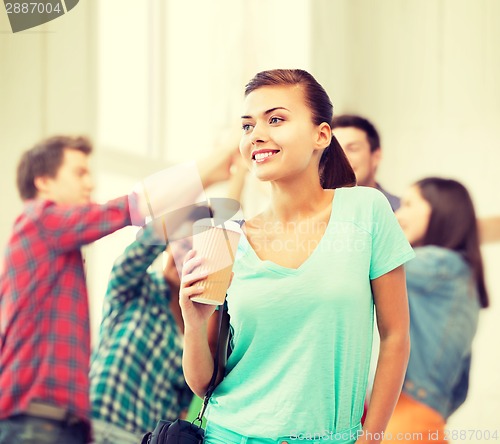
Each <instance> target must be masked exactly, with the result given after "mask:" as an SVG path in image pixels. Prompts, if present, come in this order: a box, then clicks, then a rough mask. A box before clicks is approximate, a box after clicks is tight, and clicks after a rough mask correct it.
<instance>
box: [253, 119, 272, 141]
mask: <svg viewBox="0 0 500 444" xmlns="http://www.w3.org/2000/svg"><path fill="white" fill-rule="evenodd" d="M267 137H268V136H267V132H266V130H265V128H264V125H262V124H259V123H256V124H255V126H254V127H253V131H252V135H251V141H252V143H253V144H255V143H258V142H265V141H266V140H267Z"/></svg>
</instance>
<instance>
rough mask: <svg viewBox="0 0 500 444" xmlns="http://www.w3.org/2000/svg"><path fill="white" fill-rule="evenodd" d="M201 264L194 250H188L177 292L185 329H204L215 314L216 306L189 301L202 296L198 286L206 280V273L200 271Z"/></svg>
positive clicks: (200, 288) (201, 290)
mask: <svg viewBox="0 0 500 444" xmlns="http://www.w3.org/2000/svg"><path fill="white" fill-rule="evenodd" d="M202 263H203V258H201V257H198V256H196V252H195V251H194V250H190V251H189V252H188V253H187V255H186V257H185V259H184V266H183V267H182V277H181V286H180V291H179V305H180V306H181V310H182V317H183V318H184V325H185V327H186V328H193V329H197V328H200V327H202V326H203V327H204V328H206V325H207V323H208V319H209V318H210V316H212V314H213V313H214V312H215V308H216V305H208V304H200V303H198V302H193V301H192V300H191V298H192V297H194V296H199V295H201V294H203V291H204V290H203V288H202V287H201V286H200V285H199V283H200V282H201V281H203V280H204V279H206V278H207V275H208V273H207V272H206V271H203V272H202V271H200V270H199V267H200V265H201V264H202Z"/></svg>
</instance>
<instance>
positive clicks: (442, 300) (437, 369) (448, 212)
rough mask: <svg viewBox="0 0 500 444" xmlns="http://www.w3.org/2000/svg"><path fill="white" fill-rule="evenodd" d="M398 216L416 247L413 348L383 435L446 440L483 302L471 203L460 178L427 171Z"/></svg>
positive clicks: (410, 282) (411, 275)
mask: <svg viewBox="0 0 500 444" xmlns="http://www.w3.org/2000/svg"><path fill="white" fill-rule="evenodd" d="M396 216H397V218H398V220H399V222H400V224H401V227H402V229H403V231H404V232H405V234H406V237H407V239H408V241H409V242H410V243H411V245H412V246H413V247H414V248H415V253H416V257H415V259H413V260H411V261H409V262H408V263H407V264H406V266H405V268H406V277H407V286H408V297H409V302H410V337H411V353H410V360H409V363H408V369H407V372H406V377H405V382H404V385H403V391H402V394H401V396H400V398H399V401H398V404H397V406H396V409H395V411H394V414H393V416H392V418H391V421H390V422H389V425H388V427H387V430H386V438H387V439H386V440H384V442H401V441H402V440H404V442H410V443H411V442H420V443H422V442H433V443H445V442H447V436H446V432H445V424H446V420H447V419H448V417H449V416H450V415H451V414H452V413H453V412H454V411H455V410H456V409H457V408H458V407H459V406H460V405H461V404H462V403H463V402H464V400H465V398H466V396H467V389H468V384H469V370H470V364H471V346H472V340H473V338H474V335H475V333H476V329H477V324H478V316H479V310H480V309H481V308H485V307H487V306H488V293H487V290H486V286H485V282H484V274H483V264H482V259H481V253H480V250H479V236H478V229H477V223H476V216H475V211H474V206H473V204H472V200H471V198H470V196H469V193H468V192H467V190H466V188H465V187H464V186H463V185H462V184H460V183H459V182H457V181H455V180H449V179H441V178H434V177H432V178H426V179H423V180H420V181H419V182H417V183H416V184H415V185H413V186H412V187H411V188H410V189H409V190H408V191H407V193H406V195H405V196H404V197H403V199H402V205H401V208H400V209H399V210H398V211H397V212H396ZM390 437H392V441H391V439H389V438H390ZM450 438H451V436H450Z"/></svg>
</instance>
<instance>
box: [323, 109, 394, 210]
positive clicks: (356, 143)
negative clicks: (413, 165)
mask: <svg viewBox="0 0 500 444" xmlns="http://www.w3.org/2000/svg"><path fill="white" fill-rule="evenodd" d="M332 131H333V135H334V136H335V137H336V138H337V140H338V141H339V143H340V146H341V147H342V149H343V150H344V152H345V154H346V156H347V158H348V159H349V163H350V164H351V166H352V169H353V170H354V174H356V182H357V184H358V185H361V186H364V187H372V188H376V189H377V190H379V191H381V192H382V193H383V194H384V195H385V197H387V200H388V201H389V203H390V204H391V207H392V210H393V211H396V210H397V209H398V208H399V205H400V199H399V197H397V196H395V195H394V194H391V193H389V192H388V191H387V190H385V189H384V188H382V186H381V185H380V184H379V183H378V182H377V180H376V177H375V176H376V174H377V168H378V166H379V164H380V162H381V160H382V149H381V147H380V136H379V134H378V131H377V129H376V128H375V125H373V123H372V122H370V121H369V120H368V119H366V118H364V117H361V116H358V115H355V114H342V115H339V116H336V117H334V119H333V122H332Z"/></svg>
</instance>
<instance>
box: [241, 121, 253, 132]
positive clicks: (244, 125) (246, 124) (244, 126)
mask: <svg viewBox="0 0 500 444" xmlns="http://www.w3.org/2000/svg"><path fill="white" fill-rule="evenodd" d="M251 127H252V125H250V124H249V123H244V124H243V125H241V128H242V129H243V131H245V132H247V131H250V128H251Z"/></svg>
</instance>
